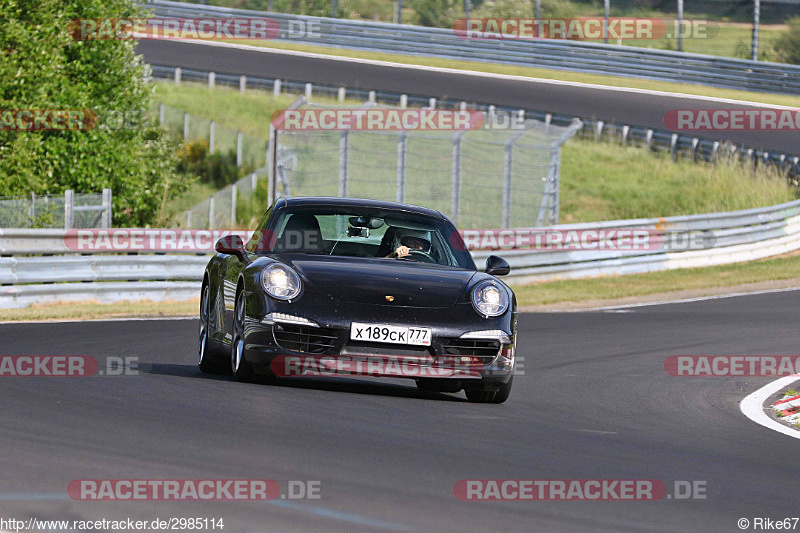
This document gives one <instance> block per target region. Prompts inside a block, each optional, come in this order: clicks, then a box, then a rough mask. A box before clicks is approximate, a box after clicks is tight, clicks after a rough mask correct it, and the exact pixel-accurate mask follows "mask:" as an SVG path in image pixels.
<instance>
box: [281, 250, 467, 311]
mask: <svg viewBox="0 0 800 533" xmlns="http://www.w3.org/2000/svg"><path fill="white" fill-rule="evenodd" d="M280 259H281V260H282V261H284V262H286V263H287V264H289V265H291V266H292V267H293V268H294V269H295V270H297V272H298V274H300V276H301V277H302V278H303V281H304V282H305V283H307V284H309V286H310V287H311V288H312V289H313V290H314V291H315V292H318V293H321V294H324V295H327V296H329V297H331V298H333V299H335V300H339V301H346V302H353V303H361V304H371V305H382V306H386V307H428V308H436V307H438V308H444V307H450V306H452V305H455V303H456V301H457V300H458V298H459V297H460V296H461V295H462V294H463V292H464V290H465V289H466V287H467V284H468V283H469V280H470V279H472V276H474V275H475V271H472V270H463V269H458V268H452V267H445V266H441V265H431V264H427V263H417V262H414V261H402V260H397V259H361V258H355V257H330V256H314V255H305V254H302V255H301V254H297V255H295V254H291V255H289V254H286V255H284V256H282V257H281V258H280ZM387 296H392V297H394V300H393V301H391V302H390V301H389V300H388V299H387Z"/></svg>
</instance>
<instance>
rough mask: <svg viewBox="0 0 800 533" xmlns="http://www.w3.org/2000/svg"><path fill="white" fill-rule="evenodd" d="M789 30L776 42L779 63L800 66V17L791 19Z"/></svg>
mask: <svg viewBox="0 0 800 533" xmlns="http://www.w3.org/2000/svg"><path fill="white" fill-rule="evenodd" d="M788 24H789V28H788V29H787V30H784V31H783V33H781V35H780V37H778V39H777V40H776V41H775V44H774V48H775V52H776V54H777V59H778V61H781V62H783V63H794V64H795V65H800V17H792V18H790V19H789V22H788Z"/></svg>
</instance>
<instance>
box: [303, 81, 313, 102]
mask: <svg viewBox="0 0 800 533" xmlns="http://www.w3.org/2000/svg"><path fill="white" fill-rule="evenodd" d="M313 89H314V86H313V85H312V84H310V83H306V92H305V95H306V98H307V99H308V100H311V91H313Z"/></svg>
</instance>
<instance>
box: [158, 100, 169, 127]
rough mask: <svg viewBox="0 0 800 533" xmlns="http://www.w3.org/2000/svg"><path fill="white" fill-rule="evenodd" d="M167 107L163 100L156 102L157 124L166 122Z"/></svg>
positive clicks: (160, 124) (161, 124)
mask: <svg viewBox="0 0 800 533" xmlns="http://www.w3.org/2000/svg"><path fill="white" fill-rule="evenodd" d="M166 115H167V109H166V106H165V105H164V102H161V103H160V104H158V125H159V126H163V125H164V122H166Z"/></svg>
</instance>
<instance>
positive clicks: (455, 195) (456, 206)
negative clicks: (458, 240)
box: [450, 131, 467, 223]
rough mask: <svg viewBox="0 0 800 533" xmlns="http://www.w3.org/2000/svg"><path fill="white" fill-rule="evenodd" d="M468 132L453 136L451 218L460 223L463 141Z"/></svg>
mask: <svg viewBox="0 0 800 533" xmlns="http://www.w3.org/2000/svg"><path fill="white" fill-rule="evenodd" d="M466 133H467V132H466V131H459V132H456V134H455V135H454V136H453V167H452V175H451V178H450V182H451V184H450V187H451V189H450V216H451V217H453V222H455V223H458V218H459V216H460V215H461V140H462V139H463V138H464V135H466Z"/></svg>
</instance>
